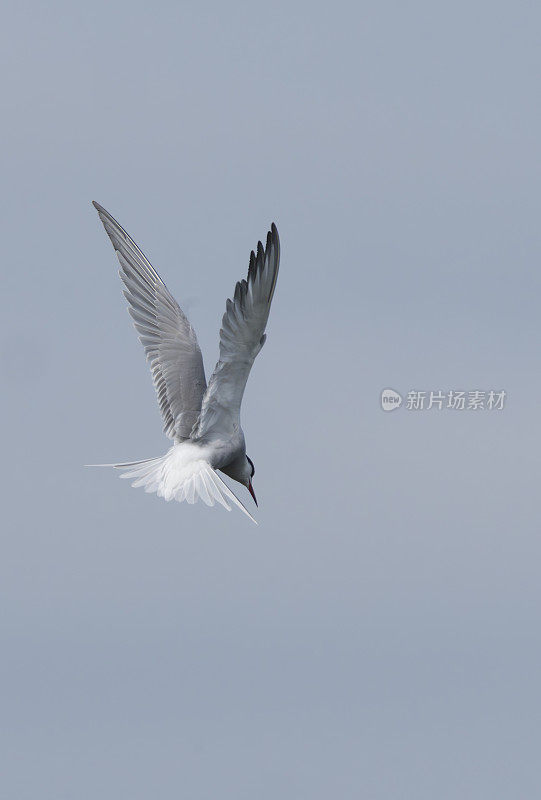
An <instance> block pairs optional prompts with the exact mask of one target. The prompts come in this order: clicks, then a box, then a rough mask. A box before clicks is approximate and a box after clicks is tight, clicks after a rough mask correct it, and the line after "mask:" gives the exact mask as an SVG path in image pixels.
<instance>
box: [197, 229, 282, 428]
mask: <svg viewBox="0 0 541 800" xmlns="http://www.w3.org/2000/svg"><path fill="white" fill-rule="evenodd" d="M279 264H280V240H279V238H278V231H277V230H276V225H274V223H273V224H272V226H271V230H270V231H269V233H268V234H267V245H266V247H265V249H263V245H262V244H261V242H259V243H258V246H257V255H256V253H254V252H253V251H252V253H251V255H250V264H249V267H248V276H247V279H246V280H242V281H239V282H238V283H237V285H236V287H235V294H234V296H233V299H232V300H227V303H226V311H225V314H224V316H223V319H222V327H221V330H220V358H219V361H218V363H217V364H216V367H215V369H214V372H213V374H212V377H211V379H210V381H209V385H208V388H207V391H206V392H205V395H204V397H203V403H202V406H201V415H200V417H199V420H198V422H197V425H196V426H195V428H194V430H193V433H192V438H193V439H205V438H206V437H213V436H230V435H232V434H235V433H236V432H237V431H238V430H239V428H240V406H241V402H242V396H243V394H244V388H245V386H246V382H247V380H248V376H249V374H250V370H251V368H252V364H253V363H254V360H255V358H256V356H257V354H258V353H259V351H260V350H261V348H262V347H263V345H264V343H265V338H266V337H265V327H266V325H267V320H268V318H269V312H270V306H271V302H272V297H273V294H274V289H275V287H276V280H277V278H278V267H279Z"/></svg>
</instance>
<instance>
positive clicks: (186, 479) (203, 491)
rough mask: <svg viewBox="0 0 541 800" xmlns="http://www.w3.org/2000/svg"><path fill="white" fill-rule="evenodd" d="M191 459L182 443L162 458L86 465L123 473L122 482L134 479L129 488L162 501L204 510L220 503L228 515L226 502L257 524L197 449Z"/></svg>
mask: <svg viewBox="0 0 541 800" xmlns="http://www.w3.org/2000/svg"><path fill="white" fill-rule="evenodd" d="M196 452H197V455H198V456H199V457H197V458H194V457H193V456H194V453H193V448H192V447H190V446H189V445H187V444H185V443H183V444H180V445H175V446H173V447H172V448H171V449H170V450H169V451H168V452H167V453H166V454H165V455H164V456H159V457H158V458H149V459H144V460H143V461H130V462H126V463H124V464H89V465H88V466H92V467H114V468H115V469H119V470H122V471H123V474H122V475H121V476H120V477H121V478H127V479H133V482H132V486H134V487H142V488H144V490H145V492H156V494H157V495H158V497H163V498H164V500H166V501H168V502H169V501H170V500H176V501H177V502H179V503H182V502H183V501H184V500H186V502H187V503H195V502H197V500H199V499H201V500H202V501H203V502H204V503H205V504H206V505H207V506H213V505H214V504H215V503H220V504H221V505H222V506H223V507H224V508H225V509H227V511H231V506H230V505H229V503H228V502H227V501H228V500H229V501H230V502H232V503H234V504H235V505H236V506H238V507H239V508H240V509H241V511H243V512H244V513H245V514H246V515H247V516H248V517H250V519H251V520H252V522H255V524H256V525H257V521H256V520H255V519H254V518H253V517H252V515H251V514H250V512H249V511H248V509H247V508H246V507H245V506H244V505H243V503H241V501H240V500H239V499H238V497H236V495H235V494H233V492H232V491H231V489H230V488H229V486H227V484H226V483H225V482H224V481H223V480H222V479H221V478H220V476H219V475H218V473H217V472H216V471H215V470H214V469H213V468H212V467H211V465H210V464H209V463H208V461H205V460H204V459H203V458H201V457H200V455H201V451H200V449H199V448H197V451H196Z"/></svg>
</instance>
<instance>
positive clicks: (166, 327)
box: [93, 203, 206, 442]
mask: <svg viewBox="0 0 541 800" xmlns="http://www.w3.org/2000/svg"><path fill="white" fill-rule="evenodd" d="M93 205H94V207H95V208H96V210H97V212H98V214H99V217H100V219H101V221H102V222H103V226H104V228H105V230H106V232H107V234H108V236H109V238H110V240H111V242H112V243H113V247H114V248H115V251H116V254H117V256H118V260H119V262H120V272H119V275H120V277H121V278H122V280H123V282H124V284H125V286H126V290H125V291H124V296H125V298H126V300H127V301H128V303H129V308H128V311H129V312H130V314H131V316H132V318H133V322H134V325H135V328H136V329H137V331H138V333H139V339H140V341H141V343H142V344H143V347H144V348H145V353H146V357H147V361H148V362H149V364H150V369H151V372H152V379H153V381H154V387H155V389H156V394H157V396H158V404H159V406H160V410H161V412H162V416H163V419H164V422H165V425H164V433H165V434H166V435H167V436H169V438H170V439H173V440H175V441H177V442H181V441H183V440H184V439H188V438H189V436H190V433H191V431H192V428H193V426H194V424H195V422H196V420H197V418H198V416H199V413H200V411H201V402H202V399H203V395H204V393H205V389H206V381H205V369H204V367H203V359H202V357H201V350H200V349H199V345H198V343H197V337H196V335H195V331H194V329H193V328H192V326H191V325H190V323H189V322H188V320H187V318H186V317H185V316H184V314H183V313H182V311H181V309H180V307H179V305H178V303H177V301H176V300H175V299H174V297H173V296H172V295H171V294H170V292H169V290H168V289H167V286H166V285H165V283H164V282H163V281H162V279H161V278H160V276H159V275H158V273H157V272H156V270H155V269H154V268H153V266H152V265H151V264H150V262H149V261H148V260H147V258H146V257H145V256H144V255H143V253H142V252H141V250H140V249H139V248H138V247H137V245H136V244H135V242H134V241H133V239H131V237H130V236H128V234H127V233H126V231H125V230H124V228H122V227H121V226H120V225H119V224H118V222H117V221H116V220H115V219H113V217H112V216H111V215H110V214H109V213H108V212H107V211H106V210H105V209H104V208H103V207H102V206H100V205H99V204H98V203H93Z"/></svg>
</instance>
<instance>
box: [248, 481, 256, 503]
mask: <svg viewBox="0 0 541 800" xmlns="http://www.w3.org/2000/svg"><path fill="white" fill-rule="evenodd" d="M248 491H249V492H250V494H251V495H252V497H253V498H254V503H255V504H256V506H257V499H256V496H255V493H254V487H253V486H252V481H250V483H249V484H248ZM258 508H259V506H258Z"/></svg>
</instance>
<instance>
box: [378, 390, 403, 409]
mask: <svg viewBox="0 0 541 800" xmlns="http://www.w3.org/2000/svg"><path fill="white" fill-rule="evenodd" d="M401 405H402V396H401V395H399V394H398V392H395V390H394V389H384V390H383V391H382V393H381V407H382V409H383V410H384V411H394V410H395V408H400V406H401Z"/></svg>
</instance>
